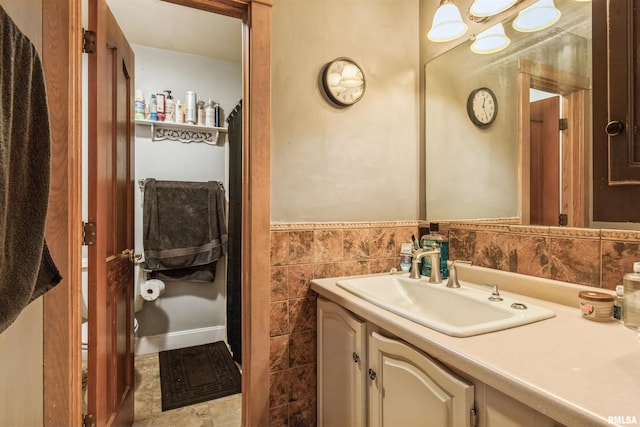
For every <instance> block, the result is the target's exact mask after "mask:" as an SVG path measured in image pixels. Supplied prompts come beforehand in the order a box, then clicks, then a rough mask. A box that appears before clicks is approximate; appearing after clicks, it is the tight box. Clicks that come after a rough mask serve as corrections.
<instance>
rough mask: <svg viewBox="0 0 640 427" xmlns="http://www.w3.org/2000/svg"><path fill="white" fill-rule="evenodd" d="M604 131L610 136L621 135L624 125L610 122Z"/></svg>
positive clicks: (614, 121) (615, 121)
mask: <svg viewBox="0 0 640 427" xmlns="http://www.w3.org/2000/svg"><path fill="white" fill-rule="evenodd" d="M604 130H605V131H606V132H607V135H609V136H617V135H620V134H621V133H622V132H623V131H624V123H622V122H619V121H617V120H613V121H610V122H609V123H607V126H606V127H605V128H604Z"/></svg>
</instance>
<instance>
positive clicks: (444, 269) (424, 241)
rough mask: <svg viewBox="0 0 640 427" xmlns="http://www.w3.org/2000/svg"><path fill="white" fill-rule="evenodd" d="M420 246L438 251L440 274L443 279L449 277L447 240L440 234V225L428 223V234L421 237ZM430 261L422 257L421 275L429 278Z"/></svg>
mask: <svg viewBox="0 0 640 427" xmlns="http://www.w3.org/2000/svg"><path fill="white" fill-rule="evenodd" d="M420 240H421V242H420V243H421V245H422V247H423V248H424V249H430V248H432V247H434V245H435V247H436V248H438V249H440V266H439V267H440V274H441V275H442V278H443V279H446V278H447V277H449V267H448V265H447V260H448V258H449V239H447V238H446V237H445V236H443V235H442V234H440V224H438V223H437V222H432V223H429V234H426V235H424V236H422V238H421V239H420ZM431 268H432V266H431V261H430V260H429V257H424V258H423V261H422V275H423V276H427V277H430V276H431Z"/></svg>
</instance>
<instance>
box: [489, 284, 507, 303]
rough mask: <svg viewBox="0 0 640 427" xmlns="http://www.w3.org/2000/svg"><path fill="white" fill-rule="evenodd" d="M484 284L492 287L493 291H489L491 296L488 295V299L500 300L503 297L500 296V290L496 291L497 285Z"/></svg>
mask: <svg viewBox="0 0 640 427" xmlns="http://www.w3.org/2000/svg"><path fill="white" fill-rule="evenodd" d="M485 286H491V287H492V288H493V291H492V292H491V296H490V297H489V301H502V300H503V298H502V297H501V296H500V291H498V285H487V284H485Z"/></svg>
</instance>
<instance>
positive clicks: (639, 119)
mask: <svg viewBox="0 0 640 427" xmlns="http://www.w3.org/2000/svg"><path fill="white" fill-rule="evenodd" d="M592 8H593V45H592V49H593V82H594V84H593V106H594V107H593V219H594V221H612V222H627V221H629V222H640V131H639V129H638V126H639V125H640V74H639V71H640V63H639V62H638V59H637V57H636V56H637V55H636V52H637V51H638V48H639V47H640V8H638V7H637V6H636V1H635V0H594V1H593V6H592Z"/></svg>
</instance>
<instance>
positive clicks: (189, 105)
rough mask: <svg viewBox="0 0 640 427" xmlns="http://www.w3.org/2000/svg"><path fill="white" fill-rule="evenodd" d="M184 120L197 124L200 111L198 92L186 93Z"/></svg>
mask: <svg viewBox="0 0 640 427" xmlns="http://www.w3.org/2000/svg"><path fill="white" fill-rule="evenodd" d="M182 108H184V122H185V123H189V124H192V125H195V124H196V122H197V120H198V116H197V114H198V111H197V110H196V93H195V92H193V91H187V92H186V93H185V100H184V105H183V106H182Z"/></svg>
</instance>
